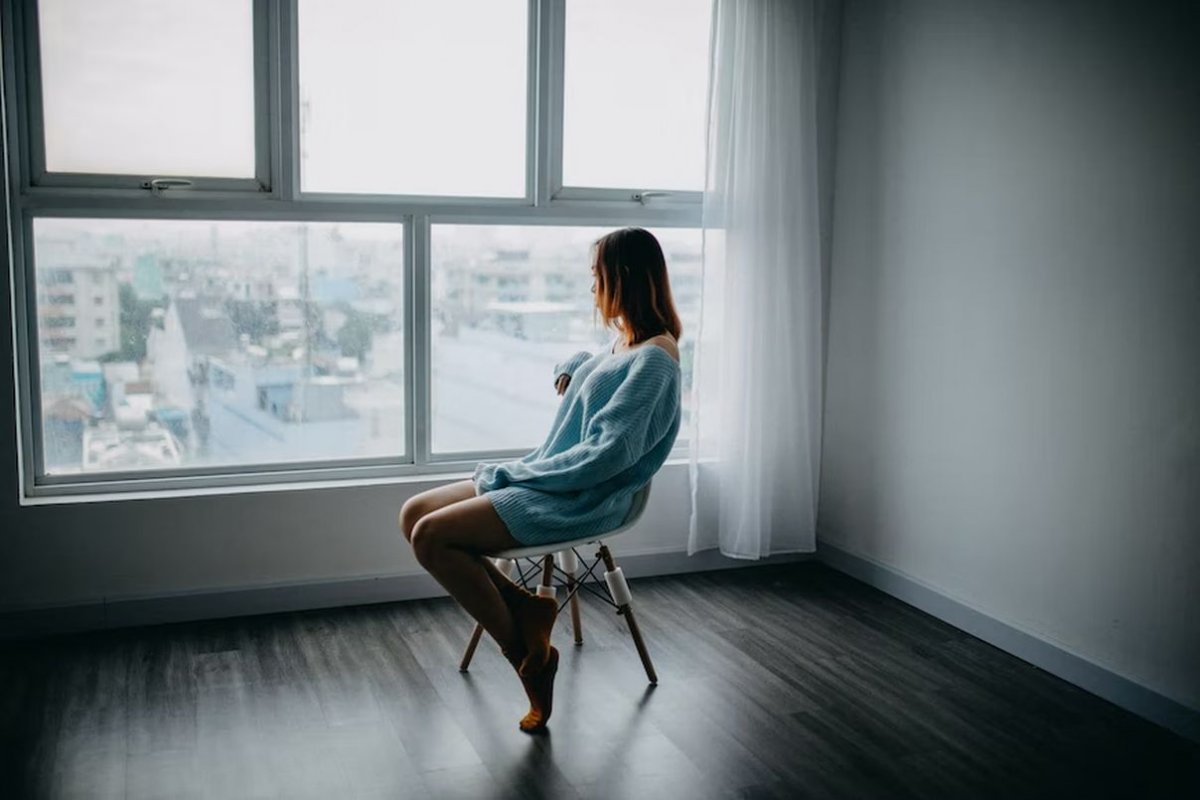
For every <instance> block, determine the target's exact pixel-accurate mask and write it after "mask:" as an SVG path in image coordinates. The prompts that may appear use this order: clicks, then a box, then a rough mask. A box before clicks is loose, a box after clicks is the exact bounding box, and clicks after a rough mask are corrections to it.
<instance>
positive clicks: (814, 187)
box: [688, 0, 823, 558]
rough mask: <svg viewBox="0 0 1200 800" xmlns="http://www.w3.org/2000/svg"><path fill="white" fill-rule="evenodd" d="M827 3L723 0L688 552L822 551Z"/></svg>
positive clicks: (715, 43)
mask: <svg viewBox="0 0 1200 800" xmlns="http://www.w3.org/2000/svg"><path fill="white" fill-rule="evenodd" d="M817 17H818V9H817V3H816V2H813V0H716V2H715V4H714V8H713V28H712V39H711V53H710V55H711V65H710V69H711V72H710V78H709V103H708V167H707V176H706V186H705V193H704V228H705V231H704V235H705V238H704V284H703V298H702V310H701V322H700V326H699V330H698V331H696V332H693V335H694V337H695V339H694V341H695V343H696V344H695V346H696V351H695V355H694V362H693V364H694V373H693V396H692V401H693V404H692V408H693V414H692V417H691V419H690V425H689V427H690V431H689V434H690V442H691V468H690V477H691V493H692V510H691V522H690V531H689V536H688V554H689V555H690V554H692V553H695V552H697V551H699V550H705V549H708V548H711V547H720V549H721V552H722V553H724V554H725V555H728V556H733V557H736V558H761V557H764V556H767V555H770V554H772V553H781V552H797V551H800V552H807V551H812V550H814V549H815V547H816V521H817V490H818V480H819V476H820V470H819V465H820V448H821V399H822V389H821V381H822V350H823V346H822V336H823V334H822V328H823V326H822V318H821V314H822V288H821V245H820V230H821V225H820V215H819V200H820V192H819V190H818V167H817V89H818V79H817V69H818V63H819V60H818V58H817V38H818V36H817V28H818V25H817V23H818V19H817Z"/></svg>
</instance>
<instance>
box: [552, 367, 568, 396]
mask: <svg viewBox="0 0 1200 800" xmlns="http://www.w3.org/2000/svg"><path fill="white" fill-rule="evenodd" d="M570 382H571V376H570V375H568V374H567V373H565V372H564V373H563V374H562V375H559V376H558V379H557V380H555V381H554V389H555V391H557V392H558V393H559V394H560V395H561V394H562V393H563V392H565V391H566V390H567V384H569V383H570Z"/></svg>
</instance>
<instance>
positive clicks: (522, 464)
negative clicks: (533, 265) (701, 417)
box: [474, 344, 680, 546]
mask: <svg viewBox="0 0 1200 800" xmlns="http://www.w3.org/2000/svg"><path fill="white" fill-rule="evenodd" d="M554 374H555V376H558V375H562V374H567V375H570V376H571V381H570V384H569V385H568V386H567V391H566V392H565V393H564V395H563V398H562V402H561V403H560V405H559V407H558V412H557V413H556V414H555V417H554V423H553V425H552V426H551V428H550V433H549V435H548V436H547V437H546V440H545V441H544V442H543V443H542V445H541V447H539V448H537V449H536V450H534V451H533V452H532V453H529V454H528V455H526V456H524V457H523V458H520V459H517V460H514V461H503V462H499V463H483V464H479V465H478V466H477V467H476V468H475V474H474V482H475V491H476V493H477V494H479V495H484V494H486V495H487V496H488V497H489V498H490V499H491V501H492V505H493V507H494V508H495V509H496V513H497V514H499V515H500V518H501V519H502V520H503V521H504V524H505V525H506V526H508V530H509V532H510V533H511V534H512V536H513V538H514V539H516V540H517V541H519V542H521V543H522V544H523V545H529V546H532V545H540V544H549V543H552V542H559V541H565V540H568V539H574V538H577V537H581V536H588V535H592V534H599V533H603V532H605V531H609V530H612V529H614V528H616V527H618V526H620V524H621V523H622V522H624V520H625V518H626V516H627V515H628V513H629V509H630V505H631V503H632V498H633V495H634V493H635V492H637V490H638V489H641V488H642V487H643V486H645V485H646V484H647V483H648V482H649V481H650V479H651V478H652V477H653V476H654V473H655V472H657V471H658V468H659V467H661V466H662V464H663V462H664V461H666V459H667V455H668V454H669V453H670V452H671V448H672V447H673V446H674V444H675V437H676V435H677V434H678V433H679V423H680V405H679V403H680V399H679V398H680V371H679V363H678V362H677V361H675V359H674V358H673V357H672V356H671V355H670V354H668V353H667V351H666V350H664V349H662V348H661V347H658V346H657V345H651V344H646V345H642V346H641V347H636V348H633V349H632V350H625V351H622V352H620V353H611V352H609V353H599V354H597V355H592V354H591V353H588V352H580V353H576V354H575V355H574V356H572V357H571V358H570V359H568V360H567V361H565V362H563V363H562V364H559V365H557V366H555V368H554Z"/></svg>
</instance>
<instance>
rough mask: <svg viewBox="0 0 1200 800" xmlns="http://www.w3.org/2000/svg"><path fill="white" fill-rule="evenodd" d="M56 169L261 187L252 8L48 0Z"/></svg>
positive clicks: (47, 80)
mask: <svg viewBox="0 0 1200 800" xmlns="http://www.w3.org/2000/svg"><path fill="white" fill-rule="evenodd" d="M38 19H39V27H40V36H41V38H40V42H41V66H42V96H43V105H44V111H45V126H46V169H47V170H49V171H51V172H90V173H110V174H135V175H197V176H214V177H231V178H253V177H254V41H253V19H252V6H251V2H250V0H192V1H191V2H172V3H164V2H162V1H161V0H40V2H39V4H38Z"/></svg>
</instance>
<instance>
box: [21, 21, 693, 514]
mask: <svg viewBox="0 0 1200 800" xmlns="http://www.w3.org/2000/svg"><path fill="white" fill-rule="evenodd" d="M253 2H254V47H255V139H256V141H255V148H256V163H257V165H258V172H259V174H258V176H257V178H256V179H255V180H252V181H251V180H237V179H218V178H204V177H196V178H192V181H193V186H192V187H191V188H188V189H167V190H165V191H162V192H154V191H150V190H148V189H146V188H144V186H143V184H144V183H145V181H146V180H148V179H149V178H150V177H155V176H130V175H80V174H68V173H47V172H45V170H44V152H42V147H43V143H42V138H41V116H40V115H41V110H40V99H39V97H38V91H37V86H38V80H39V74H38V69H37V66H36V47H37V41H36V39H37V26H36V0H0V32H2V39H0V46H2V48H3V93H4V98H3V101H4V102H3V108H4V113H5V119H4V131H3V133H4V136H5V155H6V166H7V171H8V174H7V182H6V185H5V189H6V203H5V207H6V211H7V221H8V226H9V232H10V237H9V241H10V243H11V247H12V253H11V256H12V257H11V258H10V260H9V262H10V263H11V264H12V265H13V267H12V269H13V274H12V281H13V282H12V286H13V289H14V292H13V297H12V315H13V316H12V320H13V325H14V334H15V335H14V337H13V346H14V350H15V353H14V355H15V359H16V362H15V363H16V365H17V393H18V404H17V427H18V431H17V433H18V451H19V452H18V458H19V460H20V462H21V468H20V470H19V474H20V478H21V491H22V501H23V502H24V501H25V500H32V499H47V498H49V499H53V498H64V499H65V498H67V497H78V496H88V495H91V496H99V495H111V494H113V493H119V492H131V491H136V492H146V491H154V490H171V491H179V490H189V489H205V490H207V489H211V488H214V487H225V486H246V485H260V484H270V483H294V482H300V481H306V482H307V481H325V480H340V479H345V480H354V481H361V480H372V479H381V478H395V477H403V476H418V475H437V474H446V473H456V472H458V473H461V472H463V471H464V470H470V469H471V468H472V467H473V466H474V465H475V463H477V462H478V461H480V460H483V459H488V458H503V457H510V456H519V455H521V454H523V453H524V452H525V451H524V450H500V451H496V450H491V451H485V450H481V451H478V452H471V453H461V452H458V453H454V454H452V456H446V455H443V456H437V457H434V456H433V455H432V453H431V424H432V422H431V419H432V415H431V408H430V393H431V363H430V358H431V333H430V314H431V309H430V306H431V297H430V269H431V263H430V234H431V225H433V224H443V223H459V224H495V225H505V224H508V225H566V226H585V225H597V226H612V227H619V226H622V225H641V226H645V227H685V228H699V227H700V225H701V213H700V193H698V192H671V193H670V194H668V195H666V196H654V197H653V199H651V198H647V197H643V193H644V192H645V191H646V189H647V187H629V188H627V189H607V188H587V187H563V186H562V185H561V184H562V180H561V177H562V107H563V103H562V99H563V95H562V92H563V37H564V33H565V28H564V9H565V5H564V4H565V0H528V17H529V29H528V37H527V42H528V48H529V59H528V63H529V69H528V85H527V132H526V162H525V165H526V181H525V186H526V189H525V196H524V197H522V198H479V197H440V196H413V195H361V194H330V193H313V192H303V191H301V186H300V175H299V170H300V164H299V157H298V154H299V152H300V148H299V135H300V131H299V124H298V118H297V98H298V96H299V85H298V73H299V71H298V65H297V44H298V29H297V24H296V23H297V0H253ZM31 58H32V61H31ZM408 80H413V81H415V80H419V77H418V76H412V77H411V78H409V79H408ZM171 177H176V176H171ZM55 217H58V218H72V217H74V218H84V217H95V218H112V219H164V220H172V219H173V220H193V219H204V220H209V219H211V220H246V221H289V222H306V221H307V222H389V223H401V224H403V225H404V264H403V278H402V283H403V288H404V298H405V307H404V312H403V313H404V336H405V342H406V346H405V354H404V369H405V387H404V391H405V396H406V412H405V439H406V447H405V452H404V453H402V454H398V455H396V456H389V457H383V458H347V459H330V460H324V461H304V462H294V463H293V462H289V463H286V464H283V463H261V464H245V465H230V466H223V467H222V466H206V467H189V468H180V469H173V470H138V471H128V472H105V473H96V474H78V475H47V474H46V471H45V468H44V462H43V458H42V450H43V447H42V442H41V431H42V420H41V397H40V375H37V376H35V375H34V372H33V371H32V367H33V365H35V364H38V363H39V361H38V352H37V346H38V335H37V329H36V322H37V318H36V310H37V297H36V289H37V283H36V276H35V274H34V269H35V266H34V264H33V261H32V253H33V221H34V219H37V218H55ZM35 378H37V379H35ZM533 444H534V443H531V446H532V445H533ZM677 454H678V451H677Z"/></svg>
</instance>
